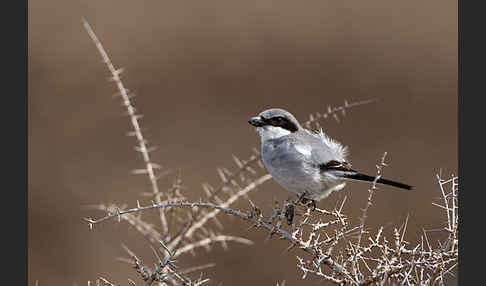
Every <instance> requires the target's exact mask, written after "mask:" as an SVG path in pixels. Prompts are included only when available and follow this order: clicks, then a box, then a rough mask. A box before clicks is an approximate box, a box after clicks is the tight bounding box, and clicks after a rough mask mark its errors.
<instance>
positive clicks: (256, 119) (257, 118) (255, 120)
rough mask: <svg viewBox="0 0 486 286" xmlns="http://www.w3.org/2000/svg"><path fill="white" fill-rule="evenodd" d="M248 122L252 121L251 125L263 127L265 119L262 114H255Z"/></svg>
mask: <svg viewBox="0 0 486 286" xmlns="http://www.w3.org/2000/svg"><path fill="white" fill-rule="evenodd" d="M248 123H250V124H251V125H253V126H255V127H262V126H264V125H265V123H264V122H263V120H262V118H261V117H260V116H255V117H252V118H250V119H248Z"/></svg>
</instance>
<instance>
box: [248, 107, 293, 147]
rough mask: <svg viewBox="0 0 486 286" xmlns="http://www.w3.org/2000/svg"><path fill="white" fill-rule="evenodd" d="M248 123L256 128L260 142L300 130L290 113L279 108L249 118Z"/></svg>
mask: <svg viewBox="0 0 486 286" xmlns="http://www.w3.org/2000/svg"><path fill="white" fill-rule="evenodd" d="M248 123H250V124H251V125H253V126H255V127H256V130H257V132H258V133H259V134H260V137H261V139H262V141H265V140H267V139H275V138H279V137H282V136H286V135H289V134H291V133H294V132H296V131H298V130H299V129H300V128H302V127H301V126H300V124H299V122H298V121H297V119H295V117H294V116H293V115H292V114H291V113H290V112H288V111H286V110H283V109H279V108H272V109H267V110H265V111H263V112H261V113H260V114H258V115H257V116H255V117H252V118H250V119H249V120H248Z"/></svg>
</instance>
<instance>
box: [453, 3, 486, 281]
mask: <svg viewBox="0 0 486 286" xmlns="http://www.w3.org/2000/svg"><path fill="white" fill-rule="evenodd" d="M466 3H467V5H465V4H466ZM482 3H483V2H481V1H463V0H458V42H459V43H458V151H459V153H458V158H459V166H458V170H459V188H460V189H459V190H460V192H459V196H460V197H459V220H460V222H459V268H458V285H480V284H484V278H483V275H482V274H483V272H484V254H483V253H484V248H483V247H484V241H485V236H484V234H483V231H484V225H485V218H486V216H485V214H484V210H485V208H486V204H485V202H486V200H484V199H482V198H481V197H483V195H484V194H485V193H486V192H485V190H484V189H483V188H484V183H482V184H481V180H482V179H483V178H484V177H485V174H484V170H485V168H484V166H483V165H484V162H485V161H486V158H485V157H486V156H484V154H485V152H484V150H485V148H486V140H484V139H483V138H484V133H485V128H484V123H485V121H486V119H485V115H486V110H485V106H486V105H485V104H483V102H484V100H483V99H484V98H485V97H486V91H485V88H484V85H485V82H486V81H485V74H484V69H485V67H486V61H485V59H484V51H486V45H485V44H484V27H485V26H486V25H485V23H484V18H485V15H484V9H482V8H483V7H481V4H482ZM466 134H469V136H467V137H466ZM466 138H467V139H466ZM465 162H468V164H469V166H470V167H468V169H467V170H468V171H467V173H466V171H465V170H466V168H465ZM480 196H481V197H480Z"/></svg>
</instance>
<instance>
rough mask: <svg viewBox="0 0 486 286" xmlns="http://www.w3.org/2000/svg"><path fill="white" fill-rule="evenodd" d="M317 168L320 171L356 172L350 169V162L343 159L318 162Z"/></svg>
mask: <svg viewBox="0 0 486 286" xmlns="http://www.w3.org/2000/svg"><path fill="white" fill-rule="evenodd" d="M319 169H321V171H323V172H325V171H341V172H345V173H357V171H355V170H353V169H351V164H349V163H348V162H345V161H342V162H340V161H336V160H331V161H329V162H327V163H322V164H319Z"/></svg>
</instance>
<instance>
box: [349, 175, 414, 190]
mask: <svg viewBox="0 0 486 286" xmlns="http://www.w3.org/2000/svg"><path fill="white" fill-rule="evenodd" d="M343 177H344V178H347V179H353V180H358V181H366V182H374V181H375V179H376V177H373V176H368V175H365V174H361V173H347V174H345V175H343ZM376 182H377V183H378V184H383V185H389V186H393V187H397V188H400V189H405V190H411V189H412V186H409V185H406V184H402V183H399V182H395V181H391V180H387V179H382V178H379V179H378V180H377V181H376Z"/></svg>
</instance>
